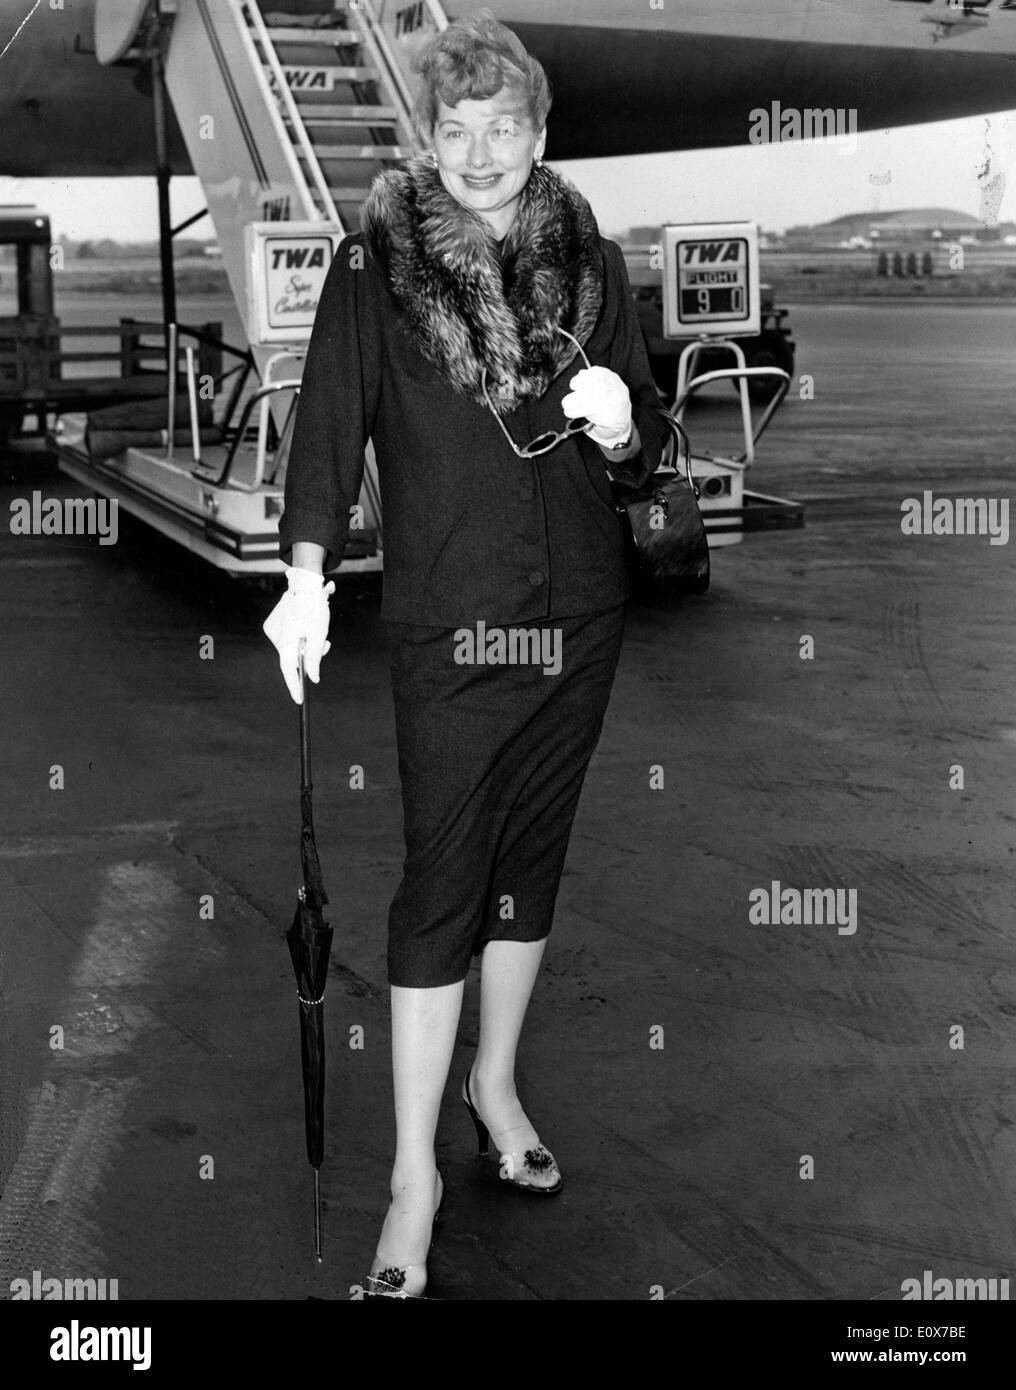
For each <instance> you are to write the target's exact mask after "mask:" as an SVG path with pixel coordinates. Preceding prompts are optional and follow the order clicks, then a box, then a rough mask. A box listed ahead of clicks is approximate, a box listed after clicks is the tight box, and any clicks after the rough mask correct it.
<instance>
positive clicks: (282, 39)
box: [265, 24, 359, 48]
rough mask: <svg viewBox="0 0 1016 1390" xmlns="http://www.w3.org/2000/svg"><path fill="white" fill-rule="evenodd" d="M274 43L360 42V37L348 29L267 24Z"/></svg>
mask: <svg viewBox="0 0 1016 1390" xmlns="http://www.w3.org/2000/svg"><path fill="white" fill-rule="evenodd" d="M265 27H266V28H267V30H268V33H269V34H270V35H271V38H272V42H273V43H305V44H322V45H330V46H331V47H332V48H334V47H335V45H336V44H337V43H358V42H359V39H358V38H357V36H356V35H355V34H352V33H350V31H349V30H348V29H294V28H292V27H291V26H289V25H286V24H268V25H266V26H265Z"/></svg>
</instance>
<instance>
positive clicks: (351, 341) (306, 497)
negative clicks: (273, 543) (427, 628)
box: [279, 237, 380, 570]
mask: <svg viewBox="0 0 1016 1390" xmlns="http://www.w3.org/2000/svg"><path fill="white" fill-rule="evenodd" d="M365 256H366V253H365V251H364V249H363V246H362V243H361V242H360V240H359V238H354V237H347V238H346V239H345V240H344V241H342V242H341V243H340V244H339V246H338V248H337V249H336V253H335V257H334V259H333V261H332V264H331V266H330V268H329V271H328V275H327V276H326V278H325V283H324V286H323V287H322V291H321V299H320V301H319V303H318V308H317V314H316V315H315V318H314V327H313V329H312V331H311V337H310V342H309V344H308V347H307V358H306V362H305V363H304V370H303V380H302V383H301V387H300V402H299V405H298V406H297V411H296V420H295V422H294V427H293V440H292V445H291V447H290V451H289V463H288V466H287V469H286V489H285V503H284V511H283V515H282V518H281V520H280V522H279V556H280V558H281V559H282V560H283V561H284V562H285V563H286V564H292V554H293V545H294V543H295V542H297V541H313V542H316V543H317V544H318V545H323V546H324V548H325V551H326V552H327V553H326V555H325V560H324V567H325V569H326V570H328V569H334V568H335V566H336V565H338V563H339V562H340V560H341V559H342V552H343V550H344V549H345V546H346V541H347V539H348V537H349V509H350V508H351V507H352V506H354V505H355V503H356V501H357V499H358V498H359V495H360V486H361V483H362V481H363V468H364V450H365V448H366V446H367V441H368V439H369V438H370V436H371V434H372V432H373V429H374V421H375V416H376V413H377V402H378V396H379V392H380V324H379V317H378V310H377V306H376V299H375V296H374V295H373V293H372V286H371V281H372V278H373V275H374V272H373V271H372V270H371V269H370V267H369V265H368V264H366V263H365Z"/></svg>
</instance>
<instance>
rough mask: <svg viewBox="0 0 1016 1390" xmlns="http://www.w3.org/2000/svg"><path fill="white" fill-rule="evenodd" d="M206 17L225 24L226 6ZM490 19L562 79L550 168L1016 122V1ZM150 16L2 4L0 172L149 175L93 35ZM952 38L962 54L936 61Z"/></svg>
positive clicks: (652, 0) (583, 0) (136, 72)
mask: <svg viewBox="0 0 1016 1390" xmlns="http://www.w3.org/2000/svg"><path fill="white" fill-rule="evenodd" d="M178 3H181V0H162V6H161V8H162V11H163V12H164V13H166V14H172V13H173V12H174V11H175V10H176V9H177V7H178ZM370 3H371V0H362V4H363V5H364V6H367V5H369V4H370ZM205 4H206V5H208V6H209V7H210V9H211V10H213V11H214V9H215V8H216V7H217V6H219V5H221V4H223V0H205ZM373 6H374V9H375V11H376V12H377V14H378V17H379V20H381V21H383V20H384V17H385V14H386V13H389V14H390V13H391V12H393V11H394V12H395V14H396V26H395V28H396V31H397V34H398V41H399V42H402V43H408V42H411V40H412V39H413V37H414V36H416V35H417V34H420V33H425V32H427V30H428V27H429V26H428V22H427V21H428V18H429V15H428V6H427V4H426V3H425V0H415V3H411V2H410V0H395V2H394V3H391V0H373ZM262 8H263V10H264V11H265V12H266V13H278V14H280V15H292V16H294V17H298V18H299V19H300V20H301V21H305V20H306V19H307V18H308V17H309V16H327V15H328V14H329V13H332V12H334V9H335V5H334V3H333V2H332V0H263V5H262ZM472 8H473V6H471V5H468V4H466V5H455V6H450V7H448V12H449V14H450V16H451V17H452V18H454V16H455V13H456V12H457V11H462V12H468V11H469V10H471V9H472ZM493 8H494V10H495V13H496V14H497V17H498V18H499V19H500V20H501V21H502V22H503V23H505V24H507V25H508V26H509V27H510V28H512V29H514V30H515V32H516V33H517V34H518V35H519V37H520V38H521V39H522V42H523V43H524V44H525V45H526V47H527V48H529V49H530V51H531V52H532V53H533V54H534V55H535V56H536V57H537V58H539V60H540V61H541V62H542V63H543V65H544V67H545V68H546V69H547V72H548V74H549V76H550V79H551V83H552V86H553V91H554V111H553V120H552V123H551V127H550V132H549V133H550V140H551V145H550V147H549V148H548V158H551V159H558V160H568V159H584V158H592V157H603V156H608V155H626V154H648V153H653V152H658V151H670V150H686V149H702V148H708V147H716V146H726V145H736V144H744V143H746V142H747V141H748V138H749V126H750V121H749V114H750V112H751V111H752V110H753V109H755V108H759V107H762V108H768V107H769V105H770V103H771V101H772V100H773V99H774V98H777V99H779V100H781V101H782V103H783V105H784V106H791V105H793V106H795V107H797V108H811V109H829V108H832V109H833V110H837V109H842V110H855V111H856V113H857V115H856V125H857V129H858V130H861V131H864V130H876V129H884V128H886V127H889V126H897V125H910V124H917V123H920V122H924V121H939V120H946V119H949V118H951V117H958V116H964V115H971V114H978V113H988V112H992V111H1002V110H1008V109H1011V108H1013V107H1014V106H1016V94H1014V86H1013V77H1012V71H1013V69H1012V60H1013V57H1014V56H1016V0H850V3H849V4H847V5H842V4H840V5H828V4H819V5H816V4H814V3H813V0H725V3H723V4H718V3H708V4H706V3H703V0H573V3H562V0H558V2H557V3H555V4H553V5H549V4H548V3H547V0H500V2H499V0H495V3H494V5H493ZM147 10H148V3H146V0H106V3H104V0H65V3H63V4H62V5H61V6H60V7H59V8H52V7H50V5H49V4H47V3H46V0H43V3H42V4H41V5H38V6H35V7H34V8H33V4H32V0H0V53H3V52H4V50H5V49H6V48H7V46H8V45H10V51H9V52H7V53H6V54H5V56H4V58H3V69H2V73H3V81H2V83H0V151H2V168H0V171H2V172H3V173H4V174H7V175H11V176H14V177H36V176H44V175H52V176H66V177H86V176H103V177H111V176H117V175H138V174H149V173H151V172H152V168H153V158H154V156H153V135H152V103H151V94H150V79H149V77H148V74H147V72H146V71H145V70H144V69H139V68H137V67H136V66H134V65H132V64H130V63H129V62H126V63H125V62H120V63H117V64H114V65H107V66H102V65H100V63H99V62H97V61H96V42H97V30H96V25H97V24H98V25H99V33H100V34H101V33H102V32H103V27H104V26H105V30H106V32H109V31H110V30H111V29H112V30H114V31H115V32H116V33H128V32H129V31H130V30H131V27H132V26H133V27H134V28H135V29H136V28H137V27H139V26H140V25H141V24H142V22H143V19H144V16H145V13H146V11H147ZM19 26H20V27H19ZM15 34H17V37H15ZM940 37H948V38H949V39H950V40H951V41H950V42H949V43H948V44H945V45H942V46H940V45H939V44H938V42H937V41H938V39H939V38H940ZM125 51H126V48H125ZM167 114H168V119H167V147H168V158H169V166H170V168H171V170H172V172H173V173H174V174H189V173H191V172H192V166H191V161H190V158H189V156H188V151H187V147H186V144H185V142H184V140H183V137H182V135H181V133H180V129H179V125H178V122H177V119H176V116H175V114H174V113H173V112H172V111H169V112H168V113H167Z"/></svg>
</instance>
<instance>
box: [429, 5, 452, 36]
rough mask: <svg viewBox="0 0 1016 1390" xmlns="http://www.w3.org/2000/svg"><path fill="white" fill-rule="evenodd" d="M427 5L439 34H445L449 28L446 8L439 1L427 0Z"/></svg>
mask: <svg viewBox="0 0 1016 1390" xmlns="http://www.w3.org/2000/svg"><path fill="white" fill-rule="evenodd" d="M426 5H427V9H428V10H429V11H430V17H431V19H432V20H433V21H434V25H435V28H436V29H437V32H438V33H439V34H442V33H444V31H445V30H446V29H447V28H448V16H447V15H446V14H445V12H444V6H443V5H441V4H440V3H439V0H426Z"/></svg>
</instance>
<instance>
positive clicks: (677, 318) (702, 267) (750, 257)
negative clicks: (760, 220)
mask: <svg viewBox="0 0 1016 1390" xmlns="http://www.w3.org/2000/svg"><path fill="white" fill-rule="evenodd" d="M761 330H762V315H761V301H760V295H759V283H758V228H757V227H756V226H755V224H754V223H753V222H690V223H683V224H682V225H680V226H669V227H664V229H663V333H664V337H667V338H688V337H697V336H699V335H700V334H708V335H710V336H712V337H723V336H724V335H726V334H728V333H730V334H734V335H735V336H737V337H739V338H743V337H746V336H748V335H750V334H753V333H760V332H761Z"/></svg>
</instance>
